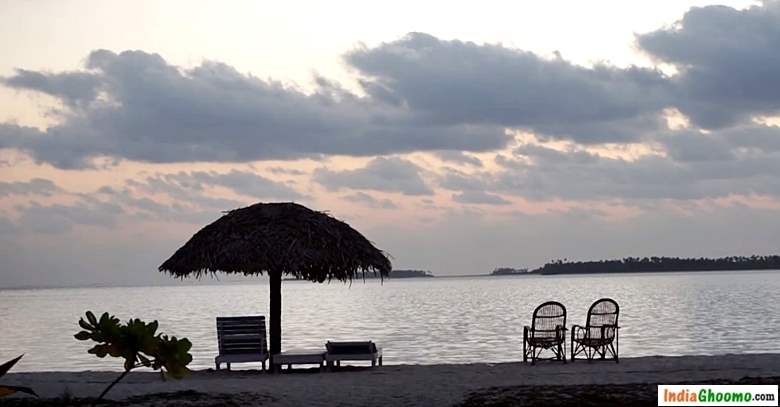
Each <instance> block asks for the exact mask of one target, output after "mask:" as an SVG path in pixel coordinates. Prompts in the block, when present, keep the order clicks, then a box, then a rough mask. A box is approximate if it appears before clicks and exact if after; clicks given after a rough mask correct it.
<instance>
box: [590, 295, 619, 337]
mask: <svg viewBox="0 0 780 407" xmlns="http://www.w3.org/2000/svg"><path fill="white" fill-rule="evenodd" d="M619 314H620V307H619V306H618V304H617V302H615V300H613V299H611V298H602V299H600V300H597V301H596V302H594V303H593V305H591V306H590V309H589V310H588V320H587V321H586V323H585V325H586V327H587V329H588V331H589V332H591V335H598V336H601V327H602V326H606V327H609V328H605V329H604V336H605V338H603V339H609V338H613V337H614V336H615V329H614V327H616V326H617V323H618V316H619Z"/></svg>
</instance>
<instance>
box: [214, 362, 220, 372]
mask: <svg viewBox="0 0 780 407" xmlns="http://www.w3.org/2000/svg"><path fill="white" fill-rule="evenodd" d="M214 364H215V365H217V370H219V363H218V362H214Z"/></svg>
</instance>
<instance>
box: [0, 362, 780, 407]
mask: <svg viewBox="0 0 780 407" xmlns="http://www.w3.org/2000/svg"><path fill="white" fill-rule="evenodd" d="M116 375H117V373H116V372H32V373H16V374H10V375H8V376H6V377H4V378H3V381H4V382H5V383H6V384H17V385H25V386H30V387H32V388H33V389H35V391H36V392H38V394H40V395H41V397H42V398H44V399H50V400H49V401H50V402H51V401H56V400H52V399H57V398H61V397H62V396H63V395H64V394H69V395H70V396H71V397H75V398H82V397H93V396H95V395H97V394H99V393H100V391H101V390H102V389H103V388H104V387H105V386H106V385H107V384H108V383H109V382H110V381H112V380H113V379H114V378H115V377H116ZM740 380H742V382H746V380H747V382H751V383H752V382H756V380H758V381H759V382H761V383H777V382H778V381H780V354H746V355H724V356H680V357H660V356H659V357H641V358H625V359H622V360H621V362H620V363H619V364H615V363H613V362H609V361H598V362H592V363H588V362H585V361H577V362H575V363H571V362H570V363H568V364H565V365H564V364H560V363H551V362H548V363H539V364H537V365H536V366H532V365H530V364H524V363H500V364H468V365H394V366H383V367H379V368H374V369H369V368H359V369H351V368H348V369H344V370H342V371H336V372H321V373H317V372H314V371H310V370H305V369H303V370H301V371H298V372H293V373H285V374H281V375H269V374H263V373H260V372H259V371H255V370H242V371H235V370H234V371H231V372H228V371H224V370H222V371H211V370H206V371H197V372H193V373H192V375H190V376H189V377H187V378H186V379H184V380H181V381H176V380H167V381H161V380H160V376H159V374H156V373H151V372H142V371H139V372H134V373H132V374H130V375H129V376H128V377H127V378H125V380H124V381H123V382H121V383H120V384H119V385H117V386H116V387H115V388H114V389H113V390H112V391H111V393H110V394H109V398H110V399H112V400H115V401H118V402H119V403H117V404H124V405H128V404H129V405H144V404H146V405H183V404H187V405H191V406H192V405H198V406H205V405H258V406H259V405H262V406H302V405H309V406H330V405H341V406H366V405H376V406H409V405H423V406H453V405H484V404H492V405H515V404H518V403H519V402H518V399H517V397H521V400H522V397H527V396H528V395H529V394H531V395H534V394H536V395H539V394H547V393H549V394H547V395H546V396H545V397H547V398H552V400H547V401H548V402H549V401H557V402H558V404H565V403H563V402H564V401H565V400H566V398H567V397H568V398H571V397H572V396H571V394H574V393H577V394H580V393H581V392H583V391H585V392H586V393H587V392H591V393H593V392H595V393H598V394H602V395H603V394H608V393H610V392H612V390H614V389H617V390H619V391H620V392H622V393H625V395H626V396H630V397H636V392H643V393H644V396H645V397H646V398H647V397H650V398H653V397H655V393H654V389H655V385H656V384H659V383H701V382H719V383H720V382H722V383H730V382H737V381H740ZM616 385H620V386H617V387H616ZM550 386H564V387H560V388H558V387H550ZM537 390H538V391H537ZM567 393H568V394H569V395H568V396H567ZM523 394H525V396H523ZM556 397H563V398H562V399H558V398H556ZM578 397H579V396H578ZM602 402H603V400H602ZM2 403H7V404H9V405H35V404H32V403H33V402H32V400H28V399H22V398H16V397H14V398H7V399H5V400H4V401H3V402H2ZM525 404H528V403H525ZM597 404H599V403H597ZM601 404H603V403H601ZM617 404H620V403H617ZM599 405H600V404H599Z"/></svg>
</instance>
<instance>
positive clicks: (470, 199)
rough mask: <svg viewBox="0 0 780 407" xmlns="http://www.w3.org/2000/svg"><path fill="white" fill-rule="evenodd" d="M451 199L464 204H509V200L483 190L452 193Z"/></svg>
mask: <svg viewBox="0 0 780 407" xmlns="http://www.w3.org/2000/svg"><path fill="white" fill-rule="evenodd" d="M452 200H453V201H455V202H459V203H465V204H484V205H509V204H511V202H509V201H507V200H506V199H504V198H502V197H500V196H498V195H495V194H491V193H488V192H484V191H463V192H460V193H457V194H455V195H453V197H452Z"/></svg>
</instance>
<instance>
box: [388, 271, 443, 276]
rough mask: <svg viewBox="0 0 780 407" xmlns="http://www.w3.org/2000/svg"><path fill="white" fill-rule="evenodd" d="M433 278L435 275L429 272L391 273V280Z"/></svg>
mask: <svg viewBox="0 0 780 407" xmlns="http://www.w3.org/2000/svg"><path fill="white" fill-rule="evenodd" d="M417 277H433V273H431V272H430V271H427V270H393V271H391V272H390V278H417Z"/></svg>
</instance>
